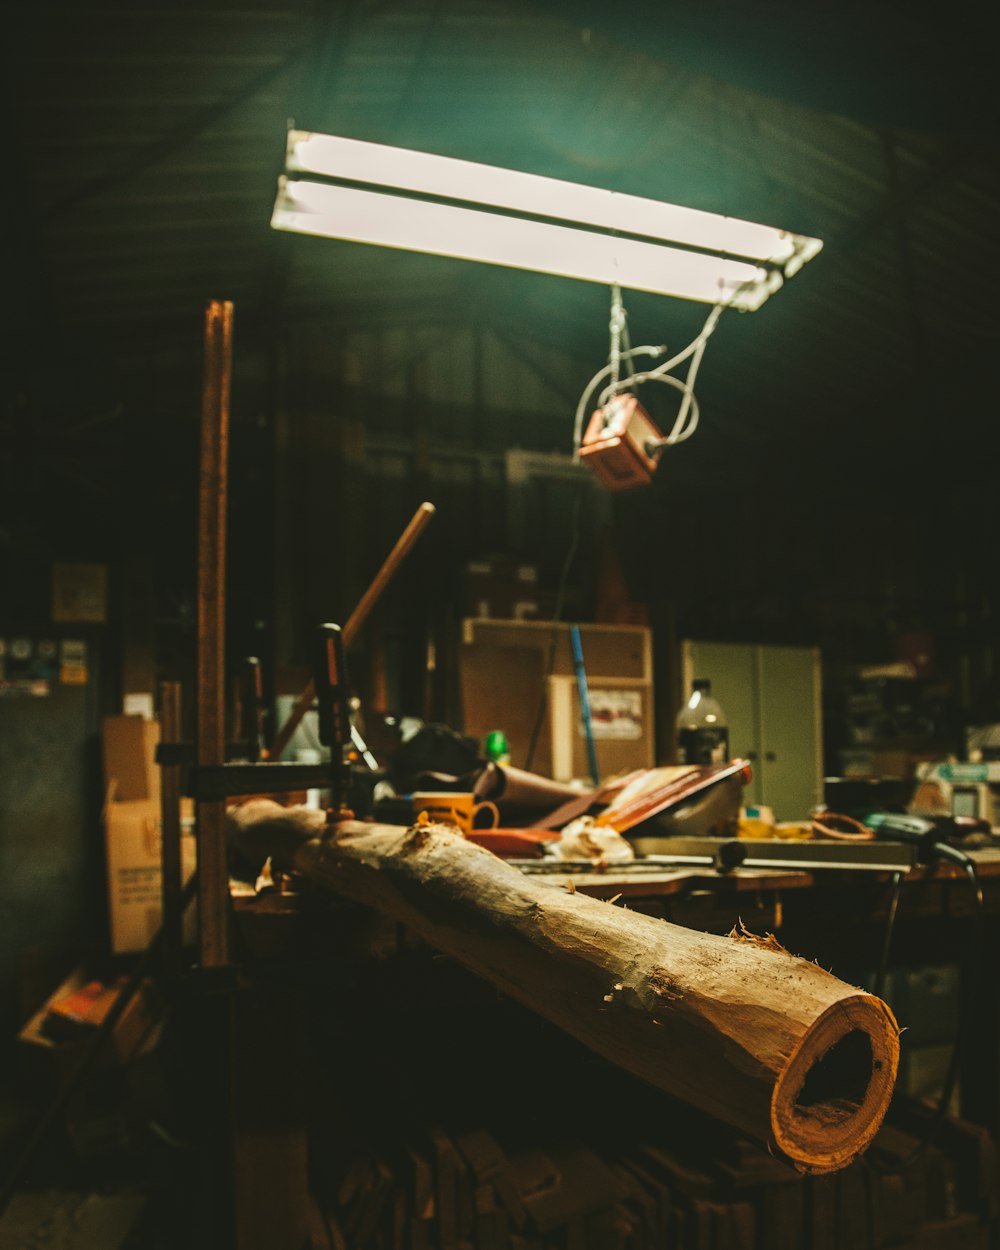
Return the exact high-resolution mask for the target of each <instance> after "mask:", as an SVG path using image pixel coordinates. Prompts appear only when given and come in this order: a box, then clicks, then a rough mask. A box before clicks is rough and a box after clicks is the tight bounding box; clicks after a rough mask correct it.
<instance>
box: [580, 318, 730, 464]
mask: <svg viewBox="0 0 1000 1250" xmlns="http://www.w3.org/2000/svg"><path fill="white" fill-rule="evenodd" d="M727 307H728V304H716V305H715V307H714V308H713V309H712V311H711V312H710V313H709V314H708V316H707V317H706V318H705V324H704V325H703V326H702V328H701V330H700V331H699V333H698V335H697V337H696V338H694V339H692V340H691V342H690V343H689V344H688V345H687V347H685V348H684V349H683V350H682V351H679V352H678V353H677V354H676V355H674V356H671V358H670V359H669V360H665V361H664V362H663V364H661V365H657V366H656V368H655V369H648V370H645V371H643V372H641V373H632V374H629V375H628V376H627V377H624V378H618V377H617V376H616V375H617V373H618V368H617V367H616V366H617V365H618V364H619V363H620V361H622V360H626V359H631V358H632V357H634V356H660V355H662V354H663V352H665V351H666V350H667V349H666V347H662V346H661V347H636V348H633V349H632V350H631V351H629V352H622V353H621V354H620V355H618V354H617V353H614V355H615V359H614V360H613V362H612V364H608V365H605V367H604V368H603V369H601V370H600V371H599V372H598V373H595V374H594V376H593V377H592V378H591V379H590V381H589V382H588V383H587V386H586V388H585V390H584V392H583V394H582V395H581V396H580V402H579V404H578V405H577V409H576V419H575V421H574V423H573V459H574V460H577V459H579V456H580V444H581V442H582V441H583V417H584V413H585V411H586V409H587V407H588V405H589V403H590V400H591V396H592V395H593V393H594V391H595V390H596V388H597V387H598V385H600V383H601V382H602V381H604V379H605V378H607V377H609V376H610V377H611V378H612V381H611V385H610V386H606V387H605V388H604V390H602V391H601V394H600V396H599V397H598V400H597V407H598V408H603V407H604V405H605V404H606V403H607V402H608V401H609V400H610V399H612V398H613V397H614V396H615V395H617V394H618V393H619V392H620V391H623V390H626V389H628V388H629V387H636V386H641V385H642V383H643V382H665V383H667V385H669V386H672V387H674V388H675V389H676V390H679V391H680V392H681V394H682V395H683V399H682V401H681V406H680V410H679V411H678V413H677V416H676V418H675V419H674V424H673V427H672V428H671V430H670V433H669V434H668V435H666V437H664V438H662V439H659V440H657V441H656V442H655V443H653V444H652V446H651V447H650V448H647V450H648V451H652V450H657V451H658V450H661V449H662V448H664V447H668V446H671V445H672V444H674V443H682V442H684V440H685V439H687V438H690V437H691V435H692V434H693V433H694V432H695V430H696V429H697V428H698V420H699V417H700V410H699V407H698V401H697V399H695V395H694V384H695V379H696V378H697V376H698V369H699V367H700V365H701V358H702V355H703V354H704V351H705V344H706V343H707V342H708V340H709V338H710V336H711V334H712V332H713V331H714V329H715V327H716V325H717V324H718V321H719V318H720V317H721V316H722V314H723V312H724V311H725V310H726V308H727ZM688 359H691V364H690V365H689V366H688V372H687V377H686V378H685V379H683V380H681V379H680V378H675V377H673V376H671V374H670V370H671V369H675V368H676V367H677V366H678V365H680V364H683V363H684V361H685V360H688Z"/></svg>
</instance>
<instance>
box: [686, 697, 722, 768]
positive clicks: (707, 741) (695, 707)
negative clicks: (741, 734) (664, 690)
mask: <svg viewBox="0 0 1000 1250" xmlns="http://www.w3.org/2000/svg"><path fill="white" fill-rule="evenodd" d="M728 759H729V727H728V726H727V724H726V714H725V712H724V711H723V710H722V707H721V706H720V704H719V702H718V700H717V699H713V698H712V683H711V682H710V681H707V680H706V679H705V678H703V677H699V678H697V679H696V680H695V681H694V683H693V686H692V690H691V697H690V699H688V701H687V703H686V704H685V705H684V707H682V708H681V710H680V712H678V714H677V760H678V763H681V764H725V763H726V761H727V760H728Z"/></svg>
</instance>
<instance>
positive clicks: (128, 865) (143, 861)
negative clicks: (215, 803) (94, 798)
mask: <svg viewBox="0 0 1000 1250" xmlns="http://www.w3.org/2000/svg"><path fill="white" fill-rule="evenodd" d="M159 740H160V727H159V725H158V724H157V723H156V722H155V721H149V720H146V719H144V718H143V717H142V716H106V717H104V720H103V721H102V725H101V742H102V751H103V764H104V794H105V804H104V842H105V856H106V862H107V881H108V915H109V922H110V929H111V934H110V937H111V951H112V953H113V954H115V955H121V954H127V953H130V952H134V951H141V950H145V948H146V947H147V946H148V945H149V943H150V940H151V939H152V938H153V936H154V934H155V933H156V931H157V929H158V928H159V926H160V917H161V912H162V905H161V898H160V883H161V879H162V872H161V866H160V830H161V816H160V770H159V766H158V765H157V764H156V761H155V754H156V747H157V744H158V742H159ZM193 816H194V812H193V807H192V805H191V802H190V800H182V804H181V819H182V825H183V834H182V838H181V856H182V865H183V874H184V878H185V880H186V879H187V878H188V877H189V876H190V875H191V873H192V872H193V871H194V866H195V858H196V855H195V842H194V835H193V832H192V828H193Z"/></svg>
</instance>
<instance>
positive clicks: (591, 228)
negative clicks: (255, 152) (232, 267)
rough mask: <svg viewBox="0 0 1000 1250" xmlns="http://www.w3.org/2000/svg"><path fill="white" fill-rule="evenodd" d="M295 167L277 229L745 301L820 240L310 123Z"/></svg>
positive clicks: (793, 268) (758, 295) (297, 147)
mask: <svg viewBox="0 0 1000 1250" xmlns="http://www.w3.org/2000/svg"><path fill="white" fill-rule="evenodd" d="M285 170H286V175H288V176H287V177H285V178H282V180H281V182H280V185H279V191H278V199H277V202H276V204H275V209H274V215H273V217H272V220H271V224H272V225H273V226H274V227H275V228H276V229H279V230H293V231H300V232H303V233H306V234H315V235H323V236H325V237H329V238H340V239H350V240H353V241H356V242H363V243H373V244H377V245H381V246H388V247H400V248H407V249H410V250H413V251H421V252H433V253H435V254H438V255H443V256H454V257H460V258H462V259H465V260H478V261H487V262H489V263H492V264H499V265H511V266H515V267H518V268H524V269H535V270H539V271H541V272H543V273H553V274H559V275H562V276H566V277H574V278H582V279H585V280H587V281H592V282H600V283H604V284H611V283H617V284H618V285H619V286H622V287H626V288H628V289H631V290H640V291H652V292H655V293H657V294H665V295H676V296H680V297H681V298H685V299H695V300H704V301H708V302H711V303H717V302H719V301H720V300H721V301H730V302H731V304H732V306H733V307H735V308H741V309H744V310H750V309H755V308H759V307H760V305H761V304H762V303H763V302H764V301H765V300H766V299H767V298H768V296H769V295H771V294H773V293H774V292H775V291H776V290H777V289H778V288H779V287H780V286H781V285H782V281H783V279H785V278H790V277H791V276H792V275H793V274H794V273H796V272H797V271H798V270H799V269H800V268H801V267H802V265H803V264H804V263H805V262H806V261H807V260H809V259H811V258H812V257H813V256H815V255H816V253H817V252H818V251H819V250H820V248H821V247H822V246H823V245H822V243H821V241H820V240H819V239H811V238H808V237H806V236H805V235H797V234H791V233H790V232H788V231H786V230H778V229H775V228H773V227H771V226H762V225H758V224H756V223H755V222H750V221H741V220H739V219H737V218H733V217H723V216H721V215H719V214H716V213H706V212H701V211H700V210H697V209H691V208H682V207H680V206H678V205H674V204H664V203H659V202H657V201H656V200H648V199H643V198H642V197H641V196H635V195H624V194H622V193H620V192H617V191H605V190H602V189H600V188H598V187H589V186H585V185H583V184H582V183H574V182H563V181H560V180H559V179H556V178H545V177H541V176H539V175H537V174H526V173H520V172H518V171H516V170H510V169H500V168H498V167H496V166H493V165H480V164H477V163H476V162H474V161H462V160H455V159H453V158H451V157H445V156H435V155H431V154H430V153H426V152H416V151H412V150H409V149H406V148H395V147H389V146H387V145H385V144H380V143H365V142H362V141H360V140H357V139H347V138H343V137H340V136H337V135H323V134H315V133H311V132H309V131H303V130H292V131H290V132H289V135H288V150H287V156H286V164H285ZM316 179H331V180H335V185H334V184H331V183H328V182H323V181H316ZM344 184H350V185H344ZM411 197H419V198H411ZM508 214H517V215H516V216H509V215H508ZM562 223H567V224H562ZM623 236H627V237H623ZM689 249H694V250H689Z"/></svg>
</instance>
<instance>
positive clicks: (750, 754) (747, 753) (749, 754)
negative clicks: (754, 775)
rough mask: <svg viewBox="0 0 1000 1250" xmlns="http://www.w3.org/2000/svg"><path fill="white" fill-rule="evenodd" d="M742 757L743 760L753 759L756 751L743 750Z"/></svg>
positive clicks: (755, 756)
mask: <svg viewBox="0 0 1000 1250" xmlns="http://www.w3.org/2000/svg"><path fill="white" fill-rule="evenodd" d="M743 758H744V759H745V760H755V759H756V758H757V752H756V751H745V752H744V754H743Z"/></svg>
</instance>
